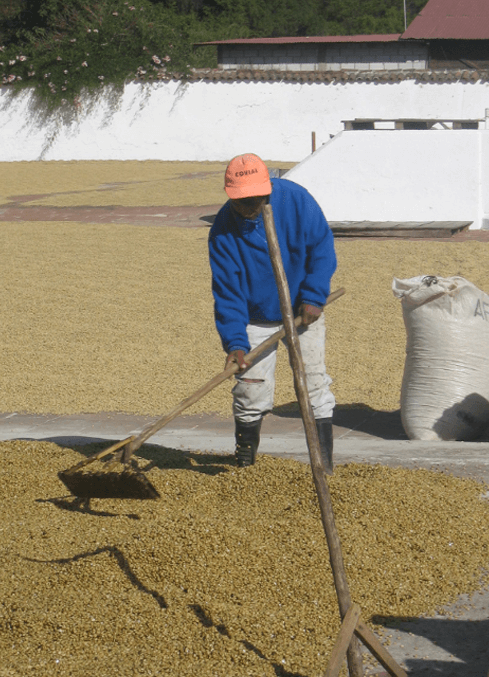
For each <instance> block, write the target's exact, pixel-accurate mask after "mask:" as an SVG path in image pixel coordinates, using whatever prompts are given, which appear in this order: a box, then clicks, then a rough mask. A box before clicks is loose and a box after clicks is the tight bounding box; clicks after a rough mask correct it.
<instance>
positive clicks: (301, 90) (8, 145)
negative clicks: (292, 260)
mask: <svg viewBox="0 0 489 677" xmlns="http://www.w3.org/2000/svg"><path fill="white" fill-rule="evenodd" d="M488 107H489V83H488V82H483V81H480V80H479V81H477V82H475V83H469V82H461V81H458V82H454V83H444V84H436V83H418V82H416V81H415V80H404V81H402V82H395V83H393V82H389V83H373V82H370V83H368V82H345V83H336V84H333V83H329V84H328V83H321V82H319V83H297V82H296V83H293V82H249V81H242V82H237V81H231V82H206V81H199V82H190V83H188V84H181V83H178V82H168V83H163V82H162V83H158V84H155V85H143V84H135V83H132V84H129V85H127V87H126V88H125V91H124V95H123V97H122V99H121V100H120V101H119V103H118V105H117V106H114V105H113V103H110V102H109V100H108V99H102V100H101V101H100V102H99V103H97V104H95V105H94V106H93V108H92V109H89V108H88V106H87V105H86V103H85V105H84V106H82V108H81V110H80V111H79V112H78V113H77V114H76V115H75V116H74V117H73V119H72V120H71V121H67V120H65V121H63V120H62V119H61V118H60V117H55V118H45V117H44V116H43V115H42V112H41V111H39V110H38V109H36V107H35V106H33V104H32V100H31V98H30V94H29V93H28V91H24V92H23V93H22V94H21V95H19V96H18V97H14V98H12V97H11V96H10V93H9V90H8V89H7V88H5V87H4V88H2V89H0V161H3V162H6V161H7V162H11V161H21V160H24V161H26V160H27V161H32V160H40V159H43V160H149V159H158V160H190V161H202V160H219V161H225V160H227V159H228V158H230V157H232V156H234V155H237V154H239V153H242V152H246V151H253V152H255V153H257V154H258V155H260V156H261V157H263V158H264V159H265V160H276V161H284V162H299V161H301V160H302V159H304V158H305V157H306V156H307V155H309V154H310V153H311V147H312V143H311V138H312V132H315V134H316V147H317V148H319V147H320V146H321V145H322V144H324V143H326V142H328V141H329V140H330V137H331V135H335V134H338V133H339V132H340V131H342V130H343V123H342V121H343V120H351V119H354V118H388V119H393V118H442V119H451V118H455V119H457V118H459V119H482V118H483V117H484V112H485V109H486V108H488ZM432 133H433V134H435V133H438V132H435V131H433V132H432Z"/></svg>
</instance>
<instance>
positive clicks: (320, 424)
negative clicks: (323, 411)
mask: <svg viewBox="0 0 489 677" xmlns="http://www.w3.org/2000/svg"><path fill="white" fill-rule="evenodd" d="M316 428H317V431H318V437H319V449H320V450H321V460H322V462H323V466H324V469H325V471H326V473H327V474H328V475H332V474H333V419H332V418H317V419H316Z"/></svg>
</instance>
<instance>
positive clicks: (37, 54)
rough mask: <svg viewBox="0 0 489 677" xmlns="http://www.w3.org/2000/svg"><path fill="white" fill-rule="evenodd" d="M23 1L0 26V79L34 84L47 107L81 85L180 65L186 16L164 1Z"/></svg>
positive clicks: (88, 87) (72, 96) (186, 43)
mask: <svg viewBox="0 0 489 677" xmlns="http://www.w3.org/2000/svg"><path fill="white" fill-rule="evenodd" d="M25 5H26V10H25V14H23V15H21V16H20V21H19V22H18V23H20V27H19V26H17V28H16V31H15V33H12V32H11V33H10V34H9V33H8V32H7V33H5V31H4V32H3V33H2V36H3V41H4V44H1V45H0V64H1V65H0V78H1V82H2V84H4V85H7V84H8V85H10V86H14V87H19V88H21V87H35V91H36V93H37V94H38V95H39V97H41V98H42V99H44V100H46V101H47V103H48V107H49V108H55V107H58V106H60V105H66V104H68V103H76V102H77V101H79V97H80V94H81V92H82V91H83V90H85V91H89V92H94V91H97V90H100V88H101V87H103V86H106V85H109V86H112V87H115V88H119V89H121V88H122V86H123V85H124V83H125V82H127V81H130V80H131V79H136V78H137V79H140V80H146V81H152V80H159V79H162V78H167V77H169V76H172V75H177V76H178V77H185V74H186V73H187V72H188V68H189V64H191V59H192V51H191V43H190V40H189V38H188V21H187V19H186V18H185V16H184V15H182V14H177V13H176V12H174V11H173V10H171V9H168V8H167V7H164V6H162V5H153V4H152V3H151V2H149V0H138V2H137V3H136V4H135V5H133V4H131V3H130V2H129V1H128V0H89V1H87V0H43V1H42V2H41V1H40V0H26V1H25ZM29 5H31V7H29ZM33 8H34V9H35V11H37V17H36V23H37V25H36V26H35V27H33V26H32V25H31V24H32V21H31V18H32V12H33V11H34V9H33ZM136 10H137V11H136ZM23 16H24V19H25V20H24V24H22V17H23Z"/></svg>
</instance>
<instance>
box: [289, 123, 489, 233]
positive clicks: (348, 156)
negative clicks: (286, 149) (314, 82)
mask: <svg viewBox="0 0 489 677" xmlns="http://www.w3.org/2000/svg"><path fill="white" fill-rule="evenodd" d="M286 178H288V179H290V180H292V181H295V182H296V183H299V184H301V185H303V186H304V187H306V188H307V189H308V190H309V192H310V193H312V195H314V197H315V198H316V199H317V201H318V202H319V204H320V205H321V207H322V209H323V211H324V213H325V215H326V217H327V218H328V219H329V220H330V221H465V220H467V221H473V225H472V226H471V228H473V229H478V228H489V189H488V187H489V130H485V129H481V130H424V131H408V130H379V131H346V132H342V133H340V134H338V135H337V136H335V137H334V138H333V139H331V141H330V142H329V143H327V144H326V145H324V146H322V147H321V148H320V149H319V150H317V151H316V152H315V153H314V154H313V155H311V156H309V157H308V158H306V159H305V160H303V161H302V162H301V163H300V164H298V165H296V166H295V167H294V168H293V169H291V170H290V171H289V172H287V174H286Z"/></svg>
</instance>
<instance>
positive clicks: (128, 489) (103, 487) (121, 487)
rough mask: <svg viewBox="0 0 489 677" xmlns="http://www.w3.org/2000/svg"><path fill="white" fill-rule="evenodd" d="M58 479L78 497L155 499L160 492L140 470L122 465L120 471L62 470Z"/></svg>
mask: <svg viewBox="0 0 489 677" xmlns="http://www.w3.org/2000/svg"><path fill="white" fill-rule="evenodd" d="M58 477H59V479H60V480H61V481H62V482H63V484H64V485H65V487H66V488H67V489H68V490H69V491H71V493H72V494H73V495H74V496H78V497H79V498H136V499H155V498H159V497H160V494H159V493H158V491H157V490H156V489H155V488H154V486H153V485H152V484H151V482H150V481H149V480H148V478H147V477H145V476H144V475H143V473H142V472H139V471H137V470H134V469H133V468H130V467H124V470H122V471H121V472H109V471H106V472H104V471H103V470H101V471H98V472H83V470H80V471H73V470H71V471H70V470H63V471H61V472H59V473H58Z"/></svg>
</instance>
